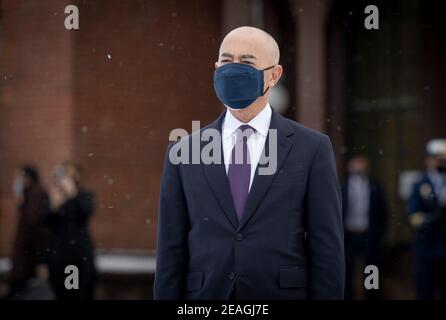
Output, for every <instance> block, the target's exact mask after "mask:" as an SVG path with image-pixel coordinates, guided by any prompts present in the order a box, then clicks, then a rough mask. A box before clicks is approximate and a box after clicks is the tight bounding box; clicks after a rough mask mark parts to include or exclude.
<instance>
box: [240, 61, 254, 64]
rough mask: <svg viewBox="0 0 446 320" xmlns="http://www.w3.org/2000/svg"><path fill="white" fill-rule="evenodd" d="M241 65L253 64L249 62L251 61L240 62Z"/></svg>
mask: <svg viewBox="0 0 446 320" xmlns="http://www.w3.org/2000/svg"><path fill="white" fill-rule="evenodd" d="M242 63H244V64H254V63H253V62H251V61H242Z"/></svg>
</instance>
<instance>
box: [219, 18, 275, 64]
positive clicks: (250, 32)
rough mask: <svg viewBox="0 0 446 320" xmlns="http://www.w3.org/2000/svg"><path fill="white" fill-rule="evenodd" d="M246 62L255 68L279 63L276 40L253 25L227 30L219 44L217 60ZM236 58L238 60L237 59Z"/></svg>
mask: <svg viewBox="0 0 446 320" xmlns="http://www.w3.org/2000/svg"><path fill="white" fill-rule="evenodd" d="M225 58H229V59H231V58H232V61H226V62H241V63H248V64H251V65H253V66H254V67H256V68H257V69H264V68H268V67H270V66H273V65H277V64H278V63H279V58H280V51H279V46H278V45H277V42H276V40H274V38H273V37H272V36H271V35H270V34H269V33H267V32H265V31H263V30H261V29H259V28H255V27H239V28H236V29H234V30H232V31H231V32H229V33H228V34H227V35H226V37H225V38H224V39H223V41H222V43H221V45H220V52H219V60H224V59H225ZM237 60H238V61H237Z"/></svg>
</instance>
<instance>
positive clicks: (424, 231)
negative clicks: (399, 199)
mask: <svg viewBox="0 0 446 320" xmlns="http://www.w3.org/2000/svg"><path fill="white" fill-rule="evenodd" d="M426 186H428V190H429V192H428V193H424V192H423V190H422V189H423V187H424V188H426ZM438 210H441V209H440V205H439V203H438V198H437V196H436V194H435V192H434V185H433V183H432V181H431V180H430V179H429V176H428V175H427V174H425V175H424V176H423V177H422V178H421V180H420V181H418V182H417V183H415V184H414V186H413V189H412V193H411V195H410V198H409V205H408V214H409V215H412V214H415V213H422V214H425V215H426V219H425V222H424V223H423V224H422V225H421V226H420V228H419V229H418V230H417V231H416V232H415V238H414V249H415V253H416V255H417V256H420V257H421V256H423V257H441V258H444V257H446V219H445V217H444V216H443V217H441V216H438V214H440V215H441V214H442V213H441V212H439V211H438ZM443 214H444V213H443Z"/></svg>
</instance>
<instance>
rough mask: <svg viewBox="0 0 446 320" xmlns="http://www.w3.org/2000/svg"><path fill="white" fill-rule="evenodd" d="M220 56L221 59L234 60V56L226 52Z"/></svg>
mask: <svg viewBox="0 0 446 320" xmlns="http://www.w3.org/2000/svg"><path fill="white" fill-rule="evenodd" d="M221 56H222V57H226V58H231V59H234V55H232V54H230V53H227V52H223V53H222V54H221Z"/></svg>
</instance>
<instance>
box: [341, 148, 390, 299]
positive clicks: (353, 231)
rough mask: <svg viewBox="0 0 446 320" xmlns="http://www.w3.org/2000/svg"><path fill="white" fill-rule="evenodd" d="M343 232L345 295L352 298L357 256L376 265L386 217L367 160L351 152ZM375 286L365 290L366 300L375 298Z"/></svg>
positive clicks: (343, 193) (343, 192) (385, 211)
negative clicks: (352, 154) (352, 155)
mask: <svg viewBox="0 0 446 320" xmlns="http://www.w3.org/2000/svg"><path fill="white" fill-rule="evenodd" d="M342 203H343V217H344V231H345V237H344V238H345V258H346V265H345V266H346V286H345V298H346V299H353V298H354V295H353V287H354V281H353V279H354V278H355V277H354V273H355V272H354V271H355V265H356V262H357V260H358V258H362V259H364V260H363V261H364V264H365V265H366V266H367V265H375V266H377V267H378V268H379V266H380V260H381V259H380V258H381V253H382V241H383V238H384V233H385V225H386V220H387V204H386V200H385V196H384V191H383V189H382V187H381V185H380V184H379V183H378V182H377V181H376V180H374V179H372V178H371V177H370V165H369V160H368V159H367V158H366V157H365V156H364V155H355V156H354V157H352V158H351V159H350V161H349V163H348V176H347V179H346V181H345V183H344V184H343V186H342ZM378 293H379V292H378V291H377V290H376V289H369V290H366V291H365V296H366V298H367V299H375V298H378V297H379V294H378Z"/></svg>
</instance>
